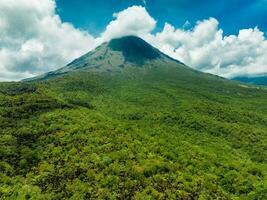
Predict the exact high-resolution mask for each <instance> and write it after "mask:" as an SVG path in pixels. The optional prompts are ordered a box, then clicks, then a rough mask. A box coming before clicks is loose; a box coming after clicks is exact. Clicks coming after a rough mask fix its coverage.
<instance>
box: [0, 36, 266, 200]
mask: <svg viewBox="0 0 267 200" xmlns="http://www.w3.org/2000/svg"><path fill="white" fill-rule="evenodd" d="M266 99H267V90H266V88H264V87H254V86H251V85H249V84H243V83H239V82H236V81H231V80H227V79H224V78H221V77H218V76H214V75H210V74H205V73H202V72H198V71H196V70H193V69H191V68H189V67H187V66H186V65H184V64H183V63H181V62H179V61H177V60H174V59H172V58H170V57H168V56H167V55H165V54H163V53H162V52H160V51H159V50H157V49H156V48H154V47H152V46H151V45H149V44H148V43H146V42H145V41H144V40H142V39H140V38H137V37H133V36H129V37H123V38H118V39H114V40H111V41H110V42H108V43H104V44H102V45H100V46H99V47H98V48H96V49H95V50H94V51H92V52H89V53H87V54H85V55H84V56H82V57H80V58H78V59H76V60H74V61H73V62H71V63H70V64H69V65H67V66H65V67H63V68H60V69H58V70H55V71H52V72H49V73H47V74H44V75H41V76H38V77H35V78H32V79H28V80H25V81H23V82H13V83H0V105H1V106H0V144H1V145H0V199H129V200H130V199H140V200H143V199H185V200H191V199H192V200H193V199H225V200H228V199H244V200H253V199H254V200H265V199H266V197H267V151H266V149H267V102H266Z"/></svg>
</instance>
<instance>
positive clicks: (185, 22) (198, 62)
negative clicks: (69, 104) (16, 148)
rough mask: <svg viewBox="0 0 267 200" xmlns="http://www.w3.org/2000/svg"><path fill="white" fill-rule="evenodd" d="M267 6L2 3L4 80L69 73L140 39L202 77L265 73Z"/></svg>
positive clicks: (89, 0)
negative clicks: (110, 44)
mask: <svg viewBox="0 0 267 200" xmlns="http://www.w3.org/2000/svg"><path fill="white" fill-rule="evenodd" d="M266 32H267V0H242V1H241V0H231V1H230V0H224V1H215V0H202V1H199V0H102V1H101V0H75V1H70V0H1V1H0V81H17V80H21V79H24V78H28V77H32V76H36V75H39V74H42V73H45V72H48V71H51V70H55V69H57V68H60V67H62V66H65V65H66V64H68V63H69V62H71V61H72V60H73V59H75V58H77V57H79V56H81V55H83V54H84V53H86V52H88V51H91V50H93V49H94V48H95V47H96V46H98V45H100V44H101V43H102V42H105V41H109V40H111V39H113V38H117V37H122V36H126V35H136V36H139V37H141V38H143V39H144V40H146V41H147V42H149V43H150V44H152V45H153V46H155V47H157V48H159V49H160V50H161V51H162V52H164V53H166V54H168V55H169V56H171V57H173V58H175V59H177V60H180V61H182V62H184V63H185V64H187V65H188V66H190V67H192V68H195V69H197V70H200V71H203V72H208V73H213V74H216V75H220V76H223V77H226V78H232V77H236V76H261V75H266V74H267V39H266V37H267V36H266V35H267V34H266Z"/></svg>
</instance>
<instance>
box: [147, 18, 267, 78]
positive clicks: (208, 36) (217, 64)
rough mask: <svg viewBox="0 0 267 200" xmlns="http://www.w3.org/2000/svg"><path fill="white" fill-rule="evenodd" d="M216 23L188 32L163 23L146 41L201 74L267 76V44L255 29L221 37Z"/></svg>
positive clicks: (200, 24) (199, 24)
mask: <svg viewBox="0 0 267 200" xmlns="http://www.w3.org/2000/svg"><path fill="white" fill-rule="evenodd" d="M218 25H219V22H218V21H217V20H216V19H214V18H210V19H208V20H203V21H199V22H197V24H196V26H195V27H194V28H193V29H192V30H189V31H185V30H183V29H175V28H174V27H173V26H172V25H170V24H168V23H166V24H165V27H164V29H163V30H162V31H161V32H159V33H157V34H156V35H151V34H150V35H148V36H146V39H147V40H148V41H149V42H150V43H152V44H154V45H155V46H156V47H158V48H159V49H160V50H162V51H163V52H165V53H166V54H168V55H170V56H172V57H174V58H176V59H178V60H180V61H182V62H184V63H186V64H187V65H189V66H191V67H193V68H195V69H198V70H201V71H205V72H210V73H213V74H217V75H221V76H224V77H234V76H240V75H259V74H264V73H267V40H266V38H265V37H264V33H263V32H261V31H260V30H259V29H258V28H254V29H243V30H240V31H239V34H238V35H230V36H223V31H222V30H221V29H219V28H218Z"/></svg>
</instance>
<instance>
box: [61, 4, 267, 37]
mask: <svg viewBox="0 0 267 200" xmlns="http://www.w3.org/2000/svg"><path fill="white" fill-rule="evenodd" d="M132 5H142V6H144V1H142V0H75V1H69V0H57V12H58V14H59V15H60V16H61V19H62V20H63V21H66V22H71V23H73V24H74V25H75V26H76V27H78V28H81V29H84V30H87V31H89V32H90V33H91V34H93V35H94V36H97V35H99V34H100V33H101V32H103V31H104V30H105V27H106V25H107V24H108V23H109V22H110V21H111V20H112V14H113V13H115V12H119V11H121V10H123V9H125V8H127V7H130V6H132ZM145 6H146V9H147V10H148V12H149V13H150V15H151V16H152V17H153V18H155V19H156V20H157V22H158V24H157V28H156V29H155V31H157V30H160V29H162V27H163V26H164V23H165V22H168V23H170V24H172V25H173V26H175V27H182V26H183V25H184V23H185V22H186V21H189V22H190V23H192V24H195V22H196V21H198V20H203V19H207V18H209V17H214V18H216V19H217V20H218V21H219V22H220V28H222V29H223V30H224V33H225V34H226V35H228V34H237V33H238V31H239V30H240V29H245V28H251V27H256V26H258V27H259V29H260V30H261V31H263V32H267V1H266V0H223V1H222V0H221V1H216V0H202V1H201V0H146V5H145Z"/></svg>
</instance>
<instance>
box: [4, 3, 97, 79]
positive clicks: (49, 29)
mask: <svg viewBox="0 0 267 200" xmlns="http://www.w3.org/2000/svg"><path fill="white" fill-rule="evenodd" d="M55 8H56V4H55V1H54V0H20V1H17V0H1V1H0V60H1V63H0V70H1V73H0V80H18V79H21V78H25V77H29V76H33V75H37V74H40V73H43V72H46V71H49V70H53V69H55V68H58V67H61V66H62V65H65V64H66V63H67V62H69V61H71V60H72V59H74V58H76V57H78V56H80V55H81V54H83V53H85V52H87V51H89V50H91V49H93V48H94V47H95V45H96V41H95V39H94V38H93V37H92V36H91V35H89V34H88V33H86V32H83V31H80V30H78V29H75V28H74V27H73V26H72V25H71V24H69V23H63V22H62V21H61V20H60V17H59V16H58V15H57V14H56V12H55Z"/></svg>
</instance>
